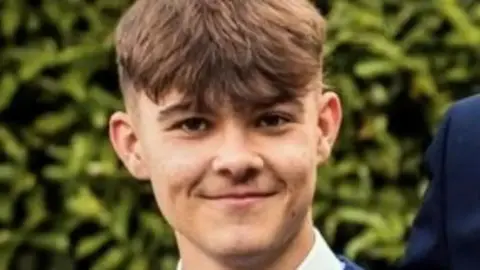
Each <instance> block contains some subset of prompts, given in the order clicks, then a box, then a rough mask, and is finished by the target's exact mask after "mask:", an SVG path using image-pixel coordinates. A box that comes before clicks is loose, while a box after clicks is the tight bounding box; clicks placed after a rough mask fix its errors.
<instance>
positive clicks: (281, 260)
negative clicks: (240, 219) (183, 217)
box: [177, 215, 314, 270]
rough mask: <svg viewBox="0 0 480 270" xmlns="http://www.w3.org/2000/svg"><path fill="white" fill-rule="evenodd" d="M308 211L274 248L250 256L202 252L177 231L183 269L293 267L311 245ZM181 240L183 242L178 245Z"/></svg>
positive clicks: (312, 240)
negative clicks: (215, 254)
mask: <svg viewBox="0 0 480 270" xmlns="http://www.w3.org/2000/svg"><path fill="white" fill-rule="evenodd" d="M311 220H312V219H311V216H310V215H307V217H306V221H305V222H304V223H303V224H302V226H301V227H300V228H299V230H298V231H297V232H296V233H294V234H293V235H291V236H290V237H289V238H288V239H286V240H285V241H284V242H283V243H282V244H280V245H278V246H279V247H278V248H277V249H275V250H269V251H268V252H267V251H266V252H264V253H262V254H259V255H258V256H255V257H254V258H252V257H251V256H250V257H249V258H244V257H242V258H231V257H230V258H219V257H216V256H214V255H212V254H205V252H202V251H201V250H200V249H199V248H197V247H196V246H194V245H193V244H192V243H191V242H190V241H188V240H187V239H185V238H184V237H183V236H181V235H179V233H177V242H178V244H179V251H180V257H181V258H182V269H180V270H192V269H198V266H199V265H201V266H202V269H211V270H251V269H269V270H277V269H296V268H297V267H298V266H299V265H300V264H301V263H302V261H303V260H304V259H305V258H306V257H307V255H308V253H309V251H310V250H311V249H312V247H313V245H314V232H313V222H312V221H311ZM181 243H183V245H181Z"/></svg>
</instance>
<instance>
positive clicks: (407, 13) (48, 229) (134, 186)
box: [0, 0, 480, 270]
mask: <svg viewBox="0 0 480 270" xmlns="http://www.w3.org/2000/svg"><path fill="white" fill-rule="evenodd" d="M127 4H129V1H127V0H117V1H108V0H92V1H78V0H77V1H54V0H43V1H26V0H4V1H2V2H1V4H0V5H1V7H0V21H1V24H0V25H1V27H0V44H2V47H0V57H1V61H0V89H1V90H0V120H1V121H0V146H1V149H2V150H3V151H1V152H0V186H1V187H2V188H1V191H0V195H1V196H0V224H1V227H0V228H1V229H0V269H20V270H27V269H62V270H63V269H74V268H75V269H76V268H80V269H98V270H104V269H131V270H137V269H138V270H143V269H166V270H168V269H174V266H175V263H176V250H175V247H174V238H173V235H172V233H171V231H170V229H169V228H168V226H167V225H166V223H165V222H164V220H163V219H162V217H161V215H159V213H158V210H157V208H156V205H155V203H154V201H153V197H152V196H151V190H150V187H149V186H148V184H142V183H138V182H136V181H133V180H132V179H131V177H129V175H128V174H127V173H126V171H125V170H124V169H123V168H122V167H121V166H120V164H119V163H118V160H117V158H116V157H115V155H114V153H113V151H112V149H111V147H110V144H109V142H108V139H107V134H106V128H107V120H108V116H109V114H110V113H111V112H112V111H113V110H115V109H119V108H121V107H122V106H123V105H122V102H121V100H120V93H119V90H118V85H117V77H116V73H115V67H114V61H113V60H114V58H113V50H112V39H111V32H112V29H113V27H114V25H115V23H116V20H117V19H118V17H119V16H120V14H121V12H122V11H123V10H124V9H125V7H126V6H127ZM328 4H329V5H328V13H327V14H328V22H329V39H328V42H327V60H328V61H327V65H326V67H327V78H328V83H329V84H330V85H331V86H332V87H334V88H335V89H338V92H339V93H340V94H341V96H342V100H343V105H344V110H345V111H344V124H343V127H342V135H341V138H340V140H339V142H338V145H337V148H336V150H335V153H334V156H333V158H332V160H331V162H330V163H329V164H328V165H327V166H325V167H323V168H321V169H320V170H319V173H318V174H319V181H318V191H317V197H316V200H315V205H314V209H315V217H316V222H317V225H318V226H319V227H320V228H321V229H322V231H323V233H324V234H325V236H326V237H327V239H328V241H329V242H330V243H331V244H332V246H333V247H334V249H335V251H337V252H339V253H345V254H346V255H347V257H350V258H352V259H355V260H357V261H359V262H361V263H362V264H363V265H364V266H366V267H370V268H371V269H377V268H381V269H385V268H386V267H388V266H391V265H393V264H394V262H395V261H396V260H397V259H399V258H400V257H401V256H402V255H403V249H404V243H405V236H406V234H407V230H408V227H409V225H410V223H411V221H412V218H413V216H414V215H415V213H416V211H417V209H418V205H419V203H420V201H421V196H422V192H423V189H424V187H425V184H426V180H427V178H426V173H425V172H424V171H423V170H422V166H421V165H422V155H423V151H424V150H425V148H426V146H427V145H428V143H429V141H430V139H431V136H432V134H433V132H434V130H435V127H436V125H437V123H438V121H439V120H440V119H441V117H442V115H443V113H444V112H445V110H446V108H447V107H448V106H449V105H450V104H451V102H452V101H453V100H455V99H458V98H460V97H463V96H466V95H470V94H473V93H475V92H479V91H478V89H479V88H478V83H479V79H478V78H480V74H479V73H480V67H479V65H480V61H479V60H480V59H479V58H480V47H479V46H478V44H479V43H480V4H479V3H476V1H472V0H464V1H454V0H437V1H413V0H405V1H396V0H383V1H382V0H356V1H348V0H336V1H330V2H328ZM326 12H327V11H326Z"/></svg>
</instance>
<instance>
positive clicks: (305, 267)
mask: <svg viewBox="0 0 480 270" xmlns="http://www.w3.org/2000/svg"><path fill="white" fill-rule="evenodd" d="M313 232H314V236H315V242H314V244H313V247H312V249H311V250H310V251H309V252H308V254H307V257H305V259H304V260H303V262H302V263H301V264H300V266H299V267H298V268H297V270H319V269H321V270H343V269H344V264H343V262H341V261H340V260H339V259H338V258H337V257H336V256H335V254H334V253H333V252H332V250H331V249H330V247H329V246H328V244H327V242H326V241H325V239H324V238H323V236H322V235H321V234H320V231H319V230H318V229H317V228H313ZM177 270H182V261H181V260H180V261H178V264H177Z"/></svg>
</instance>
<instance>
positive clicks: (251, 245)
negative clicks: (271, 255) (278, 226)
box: [209, 224, 279, 257]
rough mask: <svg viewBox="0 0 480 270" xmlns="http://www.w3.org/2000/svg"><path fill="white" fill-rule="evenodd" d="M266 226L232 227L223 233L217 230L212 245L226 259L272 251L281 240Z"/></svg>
mask: <svg viewBox="0 0 480 270" xmlns="http://www.w3.org/2000/svg"><path fill="white" fill-rule="evenodd" d="M265 229H266V228H265V226H264V225H260V224H258V225H257V226H255V227H254V228H252V226H232V227H231V228H224V229H222V230H221V231H220V230H218V229H217V232H214V234H215V236H213V235H212V237H211V238H210V240H211V241H210V243H209V244H210V245H212V248H214V249H215V250H216V251H217V253H218V254H219V255H223V256H226V257H229V256H237V257H251V256H255V255H258V254H261V253H262V252H263V251H266V250H271V249H272V247H274V246H275V245H276V242H277V241H278V240H279V239H276V238H275V237H273V234H271V233H268V231H267V230H265Z"/></svg>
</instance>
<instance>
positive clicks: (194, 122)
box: [178, 117, 210, 132]
mask: <svg viewBox="0 0 480 270" xmlns="http://www.w3.org/2000/svg"><path fill="white" fill-rule="evenodd" d="M209 125H210V123H209V122H208V121H207V120H205V119H203V118H199V117H192V118H189V119H186V120H183V121H182V122H180V123H179V124H178V127H179V128H181V129H182V130H184V131H186V132H203V131H206V130H207V129H208V128H209Z"/></svg>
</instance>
